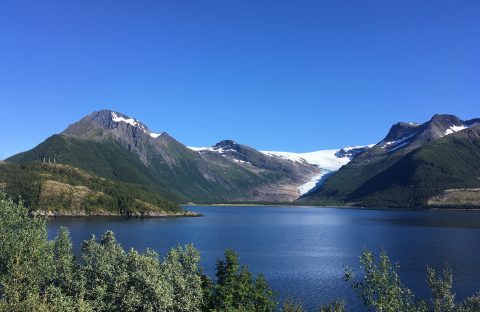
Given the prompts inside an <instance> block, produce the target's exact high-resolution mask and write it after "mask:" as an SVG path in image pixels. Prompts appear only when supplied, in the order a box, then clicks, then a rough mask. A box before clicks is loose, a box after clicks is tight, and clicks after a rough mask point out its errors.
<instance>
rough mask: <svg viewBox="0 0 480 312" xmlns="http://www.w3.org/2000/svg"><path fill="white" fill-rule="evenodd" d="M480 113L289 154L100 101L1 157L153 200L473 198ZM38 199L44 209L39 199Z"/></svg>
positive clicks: (447, 201)
mask: <svg viewBox="0 0 480 312" xmlns="http://www.w3.org/2000/svg"><path fill="white" fill-rule="evenodd" d="M479 122H480V119H473V120H467V121H462V120H460V119H458V118H457V117H455V116H452V115H435V116H434V117H433V118H432V119H431V120H430V121H428V122H426V123H424V124H413V123H398V124H396V125H394V126H393V127H392V128H391V129H390V131H389V133H388V134H387V136H386V137H385V139H383V140H382V141H381V142H379V143H378V144H376V145H370V146H359V147H345V148H342V149H337V150H323V151H316V152H311V153H289V152H275V151H258V150H256V149H254V148H252V147H249V146H246V145H242V144H239V143H236V142H234V141H232V140H224V141H221V142H219V143H217V144H216V145H214V146H211V147H201V148H198V147H187V146H185V145H184V144H182V143H180V142H179V141H177V140H175V139H174V138H173V137H171V136H170V135H169V134H168V133H166V132H158V133H157V132H153V131H151V130H150V129H149V128H148V127H147V126H146V125H144V124H143V123H141V122H140V121H138V120H137V119H135V118H132V117H129V116H127V115H124V114H122V113H119V112H114V111H110V110H102V111H98V112H94V113H92V114H90V115H88V116H86V117H84V118H83V119H81V120H80V121H78V122H76V123H74V124H72V125H70V126H69V127H68V128H67V129H66V130H65V131H63V132H62V133H60V134H56V135H53V136H51V137H49V138H47V139H46V140H45V141H44V142H42V143H41V144H39V145H38V146H36V147H35V148H33V149H32V150H29V151H26V152H23V153H20V154H17V155H15V156H12V157H10V158H9V159H7V160H6V163H3V164H1V165H0V166H3V167H4V168H6V166H7V167H8V166H14V164H18V165H22V166H26V165H28V166H37V167H35V168H36V169H35V170H40V171H41V170H45V168H46V167H45V165H42V166H43V167H42V166H40V167H38V166H39V164H43V163H48V162H50V163H52V162H55V164H50V165H58V166H59V165H62V166H67V167H68V168H72V169H71V170H74V169H76V170H80V171H81V172H85V173H88V174H90V175H94V176H95V177H98V178H99V179H105V181H112V183H121V184H122V186H124V187H132V188H135V189H137V190H140V189H141V190H143V191H142V192H147V193H152V194H155V196H156V197H155V198H156V199H155V200H154V201H156V202H157V203H158V202H159V198H161V199H162V200H164V201H165V202H169V203H170V202H177V203H178V202H184V203H187V202H195V203H220V202H291V201H295V200H298V202H299V203H308V204H311V203H315V204H340V205H366V206H388V207H391V206H394V207H416V206H425V205H435V206H446V207H450V206H452V207H453V206H455V207H457V206H462V207H467V206H472V205H474V203H475V200H473V201H472V200H471V198H472V197H473V198H477V197H476V195H475V194H476V193H475V191H474V189H475V188H480V178H479V177H480V173H479V168H480V163H479V162H480V161H479V159H480V157H479V153H480V152H479V141H478V132H479V127H478V126H477V125H478V124H479ZM35 164H37V165H35ZM18 165H17V166H18ZM39 168H41V169H39ZM42 168H43V169H42ZM339 169H340V170H339ZM337 170H338V171H337ZM8 172H9V170H3V175H0V183H3V184H4V185H8V184H10V186H11V184H12V181H13V180H14V179H12V178H11V177H10V176H9V175H8ZM38 175H39V176H44V173H38ZM2 180H3V181H2ZM45 181H49V180H48V179H41V181H40V180H39V181H38V184H39V187H38V188H39V191H38V193H39V194H42V190H43V189H44V188H46V187H47V186H45V183H46V182H45ZM64 182H65V181H63V182H62V183H64ZM76 183H77V184H82V183H83V184H86V183H84V182H82V183H80V182H78V181H77V182H76ZM83 184H82V186H85V187H88V186H86V185H83ZM77 186H78V185H77ZM9 189H10V190H12V189H14V188H12V187H10V188H9ZM142 194H144V193H142ZM472 194H473V195H472ZM143 198H144V199H145V198H146V197H145V194H144V195H143ZM134 200H135V198H134ZM143 201H144V202H146V201H145V200H143ZM32 202H33V203H34V204H35V203H38V202H39V200H38V199H37V200H36V201H35V200H33V201H32ZM136 202H138V198H137V201H136ZM42 205H43V206H42ZM37 206H39V207H40V209H42V210H46V209H48V207H46V206H45V205H44V204H41V205H40V204H39V205H37ZM118 209H120V208H118ZM144 210H145V209H144Z"/></svg>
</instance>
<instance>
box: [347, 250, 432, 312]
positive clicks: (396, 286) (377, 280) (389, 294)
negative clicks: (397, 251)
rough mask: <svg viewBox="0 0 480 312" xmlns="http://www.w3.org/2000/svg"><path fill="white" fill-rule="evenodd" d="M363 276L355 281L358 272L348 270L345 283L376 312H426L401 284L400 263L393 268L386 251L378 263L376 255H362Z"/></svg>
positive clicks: (368, 252)
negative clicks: (398, 271) (398, 270)
mask: <svg viewBox="0 0 480 312" xmlns="http://www.w3.org/2000/svg"><path fill="white" fill-rule="evenodd" d="M360 263H361V265H362V269H363V271H364V275H363V277H362V278H361V279H360V280H356V276H355V272H354V271H353V270H351V269H349V268H346V270H345V280H346V281H349V282H351V284H352V287H353V288H354V289H355V290H356V291H357V292H358V294H359V296H360V298H361V299H362V301H363V303H364V304H365V305H366V306H368V307H371V308H373V309H374V310H375V311H381V312H396V311H404V312H408V311H412V312H413V311H426V307H425V304H424V303H422V302H419V303H416V302H415V295H414V294H413V292H412V291H411V290H410V289H408V288H407V287H406V286H404V285H403V284H402V282H401V281H400V278H399V276H398V273H397V269H398V264H397V265H395V266H393V265H392V264H391V262H390V259H389V258H388V256H387V254H386V253H385V251H382V252H381V253H380V258H379V261H378V263H377V262H375V259H374V256H373V253H372V252H370V251H368V250H366V251H365V252H364V253H363V254H362V256H360Z"/></svg>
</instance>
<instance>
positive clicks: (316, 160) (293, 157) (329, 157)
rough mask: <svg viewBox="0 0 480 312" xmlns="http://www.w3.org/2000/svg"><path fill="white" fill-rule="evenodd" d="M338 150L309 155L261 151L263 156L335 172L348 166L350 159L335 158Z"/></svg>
mask: <svg viewBox="0 0 480 312" xmlns="http://www.w3.org/2000/svg"><path fill="white" fill-rule="evenodd" d="M339 151H340V150H339V149H335V150H323V151H316V152H309V153H291V152H276V151H261V152H262V153H263V154H265V155H269V156H274V157H280V158H283V159H285V160H289V161H293V162H299V163H301V162H306V163H309V164H312V165H316V166H318V167H320V168H322V169H326V170H330V171H336V170H338V169H340V167H342V166H344V165H346V164H348V162H349V161H350V158H348V157H337V156H336V155H335V154H336V153H337V152H339Z"/></svg>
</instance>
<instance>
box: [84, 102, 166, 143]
mask: <svg viewBox="0 0 480 312" xmlns="http://www.w3.org/2000/svg"><path fill="white" fill-rule="evenodd" d="M86 118H87V119H90V120H91V121H93V122H94V123H96V124H97V125H98V126H100V127H102V128H104V129H107V130H111V129H115V128H118V127H119V125H121V124H123V125H126V126H127V127H129V126H131V127H134V128H137V129H139V130H141V131H142V132H144V133H145V134H148V135H149V136H150V137H152V138H154V139H156V138H158V137H159V136H160V135H162V134H163V133H155V132H152V131H150V130H149V129H148V127H147V126H146V125H144V124H143V123H142V122H140V121H139V120H138V119H135V118H133V117H130V116H128V115H125V114H122V113H120V112H116V111H112V110H108V109H102V110H99V111H96V112H93V113H91V114H90V115H88V116H87V117H86Z"/></svg>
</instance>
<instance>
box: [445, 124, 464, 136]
mask: <svg viewBox="0 0 480 312" xmlns="http://www.w3.org/2000/svg"><path fill="white" fill-rule="evenodd" d="M467 128H468V127H466V126H465V125H461V126H451V127H450V128H448V129H447V130H446V131H445V135H449V134H452V133H455V132H458V131H462V130H464V129H467Z"/></svg>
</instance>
